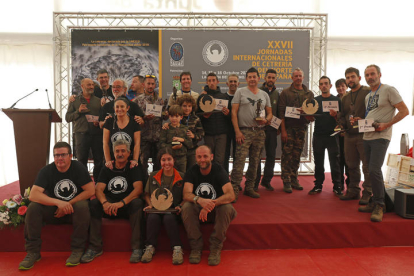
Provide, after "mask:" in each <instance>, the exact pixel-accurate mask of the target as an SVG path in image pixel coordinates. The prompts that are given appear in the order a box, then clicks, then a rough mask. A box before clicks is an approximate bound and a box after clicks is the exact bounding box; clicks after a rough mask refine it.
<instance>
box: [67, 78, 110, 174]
mask: <svg viewBox="0 0 414 276" xmlns="http://www.w3.org/2000/svg"><path fill="white" fill-rule="evenodd" d="M81 88H82V94H81V95H79V97H76V98H75V100H74V101H73V102H71V103H70V104H69V107H68V111H67V113H66V116H65V119H66V122H68V123H70V122H73V123H74V124H73V131H74V132H75V145H74V146H75V149H76V157H77V159H78V161H79V162H80V163H82V165H84V166H85V167H87V164H88V156H89V150H90V149H91V150H92V155H93V163H94V167H93V178H94V180H95V181H96V180H97V179H98V176H99V172H100V171H101V169H102V165H103V144H102V129H101V128H100V127H99V121H98V116H99V112H100V110H101V103H100V100H99V98H97V97H95V96H94V95H93V89H94V83H93V81H92V80H91V79H88V78H85V79H83V80H82V81H81Z"/></svg>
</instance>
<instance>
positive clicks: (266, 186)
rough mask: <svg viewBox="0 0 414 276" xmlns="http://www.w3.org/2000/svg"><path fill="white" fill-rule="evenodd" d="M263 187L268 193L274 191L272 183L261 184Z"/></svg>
mask: <svg viewBox="0 0 414 276" xmlns="http://www.w3.org/2000/svg"><path fill="white" fill-rule="evenodd" d="M260 185H261V186H263V187H265V188H266V190H267V191H274V190H275V189H273V187H272V185H270V183H263V181H262V182H261V183H260Z"/></svg>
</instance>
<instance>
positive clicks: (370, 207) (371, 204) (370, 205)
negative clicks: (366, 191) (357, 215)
mask: <svg viewBox="0 0 414 276" xmlns="http://www.w3.org/2000/svg"><path fill="white" fill-rule="evenodd" d="M374 207H375V204H374V202H373V201H372V200H371V201H370V202H368V205H365V206H360V207H359V208H358V211H359V212H362V213H372V211H374Z"/></svg>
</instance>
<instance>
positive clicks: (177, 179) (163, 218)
mask: <svg viewBox="0 0 414 276" xmlns="http://www.w3.org/2000/svg"><path fill="white" fill-rule="evenodd" d="M158 160H159V162H160V163H161V170H159V171H155V172H152V173H151V174H150V176H149V178H148V181H147V185H146V186H145V196H144V198H145V201H146V202H147V204H148V206H147V207H145V208H144V211H147V210H150V209H152V208H153V204H152V202H151V195H152V194H153V193H154V191H156V190H157V189H165V190H167V189H168V191H170V192H171V195H172V197H173V201H172V205H171V206H170V208H173V209H175V210H177V213H176V214H174V213H171V212H169V213H164V214H162V213H148V215H147V240H146V241H145V251H144V254H143V255H142V258H141V262H143V263H149V262H151V260H152V256H153V255H154V254H155V248H156V247H157V241H158V235H159V232H160V228H161V224H164V227H165V230H166V231H167V234H168V237H169V238H170V243H171V247H172V249H173V259H172V263H173V264H175V265H180V264H182V263H183V261H184V259H183V254H184V253H183V250H182V243H181V240H180V233H179V226H178V220H179V214H180V213H181V206H182V205H183V204H184V202H183V186H184V183H183V178H184V174H182V173H180V172H178V171H177V170H176V169H174V157H173V150H172V149H171V148H169V147H164V148H163V149H160V151H159V152H158ZM155 193H157V192H155Z"/></svg>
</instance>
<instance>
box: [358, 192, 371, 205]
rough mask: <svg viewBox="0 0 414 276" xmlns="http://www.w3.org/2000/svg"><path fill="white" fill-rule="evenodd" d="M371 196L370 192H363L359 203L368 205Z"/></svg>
mask: <svg viewBox="0 0 414 276" xmlns="http://www.w3.org/2000/svg"><path fill="white" fill-rule="evenodd" d="M370 198H371V195H370V194H365V193H362V197H361V200H360V201H359V205H367V204H368V203H369V199H370Z"/></svg>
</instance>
